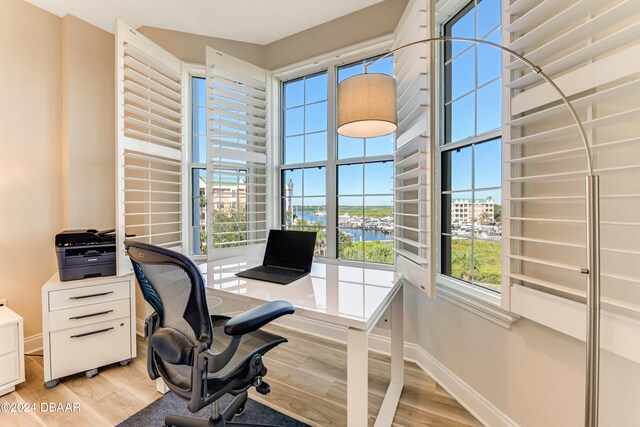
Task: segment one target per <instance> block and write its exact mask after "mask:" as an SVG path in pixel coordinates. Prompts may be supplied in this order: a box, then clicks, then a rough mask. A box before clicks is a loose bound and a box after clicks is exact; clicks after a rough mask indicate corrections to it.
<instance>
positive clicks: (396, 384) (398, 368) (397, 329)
mask: <svg viewBox="0 0 640 427" xmlns="http://www.w3.org/2000/svg"><path fill="white" fill-rule="evenodd" d="M403 387H404V301H403V295H402V289H400V290H399V291H398V293H397V294H396V296H395V297H394V299H393V302H392V303H391V381H390V382H389V387H388V388H387V392H386V394H385V395H384V400H383V401H382V406H381V407H380V412H378V417H377V418H376V423H375V426H374V427H387V426H391V424H392V423H393V418H394V416H395V414H396V408H397V407H398V402H399V401H400V395H401V394H402V388H403Z"/></svg>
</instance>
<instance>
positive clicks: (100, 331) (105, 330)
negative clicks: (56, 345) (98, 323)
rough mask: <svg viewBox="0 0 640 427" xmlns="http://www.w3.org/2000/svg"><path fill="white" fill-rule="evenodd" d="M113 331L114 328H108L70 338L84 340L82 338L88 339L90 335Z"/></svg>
mask: <svg viewBox="0 0 640 427" xmlns="http://www.w3.org/2000/svg"><path fill="white" fill-rule="evenodd" d="M112 329H113V327H111V328H106V329H100V330H97V331H93V332H86V333H84V334H78V335H71V336H70V337H69V338H82V337H86V336H89V335H95V334H101V333H103V332H108V331H110V330H112Z"/></svg>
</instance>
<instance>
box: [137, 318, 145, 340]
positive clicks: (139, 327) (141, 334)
mask: <svg viewBox="0 0 640 427" xmlns="http://www.w3.org/2000/svg"><path fill="white" fill-rule="evenodd" d="M136 335H137V336H139V337H144V319H136Z"/></svg>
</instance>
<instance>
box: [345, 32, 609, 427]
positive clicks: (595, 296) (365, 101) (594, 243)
mask: <svg viewBox="0 0 640 427" xmlns="http://www.w3.org/2000/svg"><path fill="white" fill-rule="evenodd" d="M451 41H463V42H469V43H479V44H484V45H487V46H491V47H493V48H496V49H499V50H501V51H503V52H506V53H508V54H509V55H511V56H512V57H514V58H517V59H518V60H520V61H522V62H523V63H525V64H526V65H527V66H528V67H529V68H531V70H532V71H533V72H534V73H536V74H537V75H539V76H540V77H541V78H542V79H544V81H546V82H547V83H549V85H550V86H551V87H552V88H553V89H554V90H555V91H556V93H557V94H558V96H560V99H562V101H563V102H564V104H565V105H566V107H567V108H568V110H569V112H570V113H571V117H572V118H573V120H574V121H575V123H576V125H577V127H578V130H579V132H580V137H581V138H582V144H583V147H584V151H585V156H586V162H587V176H586V192H585V198H586V224H587V228H586V240H587V267H586V268H583V269H581V270H580V272H581V273H582V274H587V275H588V286H587V335H586V379H585V426H587V427H594V426H597V425H598V406H599V405H598V397H599V396H598V392H599V385H598V384H599V359H600V194H599V193H600V190H599V187H600V185H599V177H598V176H597V175H594V171H593V165H592V155H591V149H590V147H589V141H588V139H587V133H586V131H585V129H584V126H583V124H582V122H581V121H580V118H579V117H578V113H577V112H576V110H575V108H574V107H573V105H572V104H571V102H570V101H569V99H568V98H567V96H566V95H565V93H564V92H563V91H562V89H560V88H559V87H558V85H557V84H556V83H555V82H554V81H553V80H552V79H551V78H550V77H549V76H548V75H547V74H546V73H545V72H544V71H542V68H541V67H539V66H537V65H536V64H534V63H532V62H531V61H529V60H528V59H527V58H525V57H524V56H523V55H521V54H519V53H518V52H516V51H514V50H512V49H509V48H507V47H504V46H502V45H499V44H497V43H493V42H490V41H487V40H479V39H475V38H469V37H451V36H440V37H431V38H426V39H422V40H417V41H414V42H411V43H407V44H405V45H402V46H399V47H397V48H395V49H392V50H390V51H389V52H387V53H386V54H384V55H382V56H381V57H379V58H377V59H376V60H375V61H373V62H371V63H369V64H366V65H365V67H364V71H365V73H367V72H368V68H369V67H370V66H372V65H373V64H375V63H376V62H378V61H380V60H382V59H384V58H386V57H388V56H390V55H392V54H393V53H394V52H397V51H399V50H401V49H405V48H407V47H410V46H413V45H416V44H421V43H432V42H439V43H444V42H451ZM360 76H362V75H360ZM369 76H373V74H369ZM355 77H358V76H354V77H350V78H348V79H345V80H343V82H341V83H340V85H339V88H338V109H339V112H338V117H339V120H340V119H343V120H345V124H347V125H353V124H354V122H355V121H359V122H360V123H362V124H363V126H362V127H360V128H358V130H359V131H362V129H363V128H364V127H365V126H367V125H368V126H372V124H373V126H375V127H376V130H374V131H373V132H374V135H375V132H376V131H377V132H380V131H382V132H384V131H385V129H389V127H388V126H386V123H387V121H386V120H385V117H386V116H388V115H389V108H388V106H386V105H382V106H381V107H379V108H371V106H370V105H369V101H370V100H372V99H376V96H379V94H378V93H377V91H376V85H377V84H379V83H377V82H374V81H370V82H367V83H366V84H364V85H363V84H360V85H358V84H355V85H354V84H353V82H349V80H350V79H354V78H355ZM345 82H346V83H345ZM341 85H344V87H349V86H352V87H349V89H348V96H349V98H360V97H361V96H362V95H363V93H362V92H367V96H368V98H360V99H357V100H356V102H354V103H352V104H354V105H357V108H360V109H361V110H362V113H363V114H364V115H366V114H372V116H375V117H374V118H373V119H372V120H367V119H366V118H362V117H355V118H354V116H358V114H357V115H351V114H344V115H343V114H341V111H340V109H341V108H345V106H344V105H343V103H341V101H340V94H341V90H340V86H341ZM345 93H347V91H345ZM382 94H383V95H384V96H386V97H387V98H388V97H391V96H392V97H393V98H394V100H393V102H394V104H393V109H394V112H393V114H395V82H394V87H393V90H392V91H386V92H385V91H382ZM346 104H349V102H347V103H346ZM347 107H348V105H347ZM393 125H394V126H395V123H393ZM394 129H395V128H394ZM390 132H393V129H392V130H391V131H390ZM338 133H340V127H339V128H338ZM387 133H389V131H387ZM379 134H380V133H378V134H377V135H379ZM377 135H375V136H377ZM347 136H350V135H347ZM358 136H363V135H358Z"/></svg>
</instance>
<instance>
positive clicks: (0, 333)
mask: <svg viewBox="0 0 640 427" xmlns="http://www.w3.org/2000/svg"><path fill="white" fill-rule="evenodd" d="M17 350H18V324H17V323H12V324H9V325H4V326H1V327H0V355H3V354H7V353H11V352H13V351H17Z"/></svg>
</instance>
